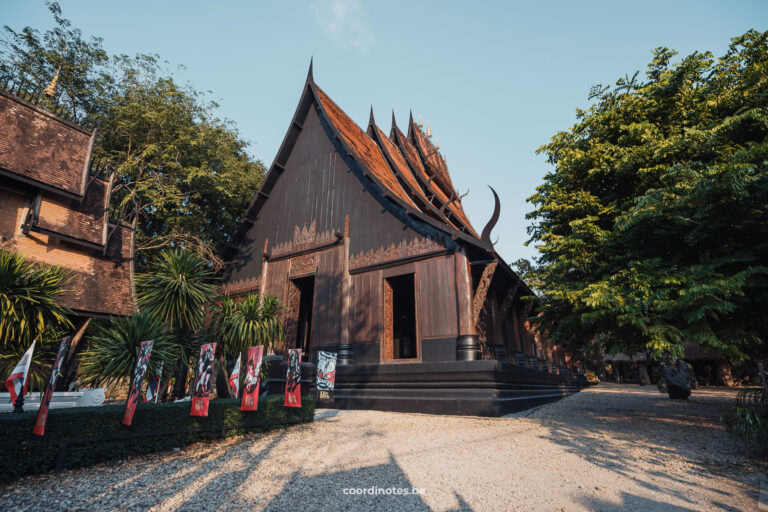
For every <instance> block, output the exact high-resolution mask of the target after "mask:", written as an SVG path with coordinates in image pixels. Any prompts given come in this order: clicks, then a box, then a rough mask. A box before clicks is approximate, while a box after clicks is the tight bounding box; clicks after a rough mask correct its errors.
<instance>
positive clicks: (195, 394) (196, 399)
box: [189, 343, 216, 416]
mask: <svg viewBox="0 0 768 512" xmlns="http://www.w3.org/2000/svg"><path fill="white" fill-rule="evenodd" d="M215 354H216V344H215V343H209V344H207V345H203V346H202V347H200V360H199V361H198V363H197V377H196V378H195V385H194V387H193V388H192V410H191V411H190V413H189V414H190V416H208V400H209V398H208V395H209V394H210V393H211V375H212V374H213V357H214V355H215Z"/></svg>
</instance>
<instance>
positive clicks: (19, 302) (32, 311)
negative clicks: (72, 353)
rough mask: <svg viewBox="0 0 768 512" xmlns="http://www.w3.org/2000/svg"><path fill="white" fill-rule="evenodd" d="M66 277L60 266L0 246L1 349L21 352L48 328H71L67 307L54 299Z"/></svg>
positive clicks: (9, 351)
mask: <svg viewBox="0 0 768 512" xmlns="http://www.w3.org/2000/svg"><path fill="white" fill-rule="evenodd" d="M68 281H69V276H68V275H67V271H66V270H65V269H64V268H62V267H59V266H48V265H36V264H34V263H28V262H27V261H26V259H25V258H24V257H23V256H22V255H21V254H19V253H17V252H12V251H6V250H0V350H1V351H2V352H4V353H5V352H7V353H12V352H18V351H19V350H21V349H23V350H21V353H22V354H23V353H24V351H26V350H27V348H28V347H29V345H31V344H32V341H33V340H34V339H35V338H37V337H38V336H40V337H41V341H43V340H42V338H43V337H45V336H44V335H45V334H46V332H47V331H51V330H53V329H66V328H71V327H72V323H71V322H70V321H69V318H67V315H68V314H69V313H70V311H69V309H67V307H65V306H63V305H61V304H59V303H58V302H57V301H56V299H57V298H58V297H59V295H61V294H62V293H63V292H64V291H65V286H66V285H67V283H68Z"/></svg>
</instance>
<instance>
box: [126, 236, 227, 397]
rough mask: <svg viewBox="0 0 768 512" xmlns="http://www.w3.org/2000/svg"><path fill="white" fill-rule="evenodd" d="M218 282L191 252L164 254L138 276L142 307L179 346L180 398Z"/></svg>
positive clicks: (169, 252)
mask: <svg viewBox="0 0 768 512" xmlns="http://www.w3.org/2000/svg"><path fill="white" fill-rule="evenodd" d="M214 282H215V276H214V274H213V271H212V270H211V268H210V265H209V264H208V262H207V261H205V260H204V259H202V258H200V257H199V256H198V255H197V254H195V253H194V252H192V251H190V250H188V249H170V250H166V251H163V252H162V253H160V256H159V257H158V258H157V259H155V260H154V261H153V262H152V264H151V265H150V271H149V272H148V273H145V274H139V275H137V276H136V298H137V304H138V306H139V308H140V309H141V310H142V311H146V312H147V313H148V314H149V315H150V316H152V318H154V319H156V320H159V321H160V322H162V323H163V324H164V325H165V326H166V328H167V329H168V331H169V332H171V333H172V334H173V336H174V339H175V341H176V343H177V344H178V345H179V349H180V352H179V360H178V361H177V362H176V363H175V367H176V385H175V386H174V396H176V397H181V396H184V394H185V384H186V376H187V367H188V366H189V361H190V359H192V358H195V357H197V351H198V346H199V341H198V338H197V337H196V336H195V333H196V332H197V331H199V330H200V329H201V328H202V327H203V323H204V321H205V315H206V307H207V306H208V305H209V304H210V303H211V302H212V301H213V300H214V298H215V297H216V295H217V293H218V287H217V286H216V285H215V284H214ZM169 366H170V365H169Z"/></svg>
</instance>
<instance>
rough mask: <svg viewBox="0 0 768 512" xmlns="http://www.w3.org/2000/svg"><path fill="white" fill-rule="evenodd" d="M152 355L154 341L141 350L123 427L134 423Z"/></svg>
mask: <svg viewBox="0 0 768 512" xmlns="http://www.w3.org/2000/svg"><path fill="white" fill-rule="evenodd" d="M150 355H152V341H144V342H142V343H141V347H140V348H139V359H138V361H136V368H134V370H133V384H132V385H131V390H130V392H129V393H128V400H127V401H126V402H125V414H123V425H128V426H130V425H131V423H133V413H134V412H135V411H136V405H138V403H139V399H140V398H141V381H143V380H144V375H145V374H146V373H147V365H149V356H150Z"/></svg>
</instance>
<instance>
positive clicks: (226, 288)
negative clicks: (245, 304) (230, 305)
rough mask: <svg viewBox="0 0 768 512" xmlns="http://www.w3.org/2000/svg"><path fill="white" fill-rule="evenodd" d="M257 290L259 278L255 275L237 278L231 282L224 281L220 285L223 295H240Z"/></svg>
mask: <svg viewBox="0 0 768 512" xmlns="http://www.w3.org/2000/svg"><path fill="white" fill-rule="evenodd" d="M258 290H259V280H258V279H256V278H255V277H249V278H247V279H238V280H236V281H232V282H231V283H224V284H223V285H222V286H221V293H222V294H224V295H241V294H245V293H251V292H255V291H258Z"/></svg>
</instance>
